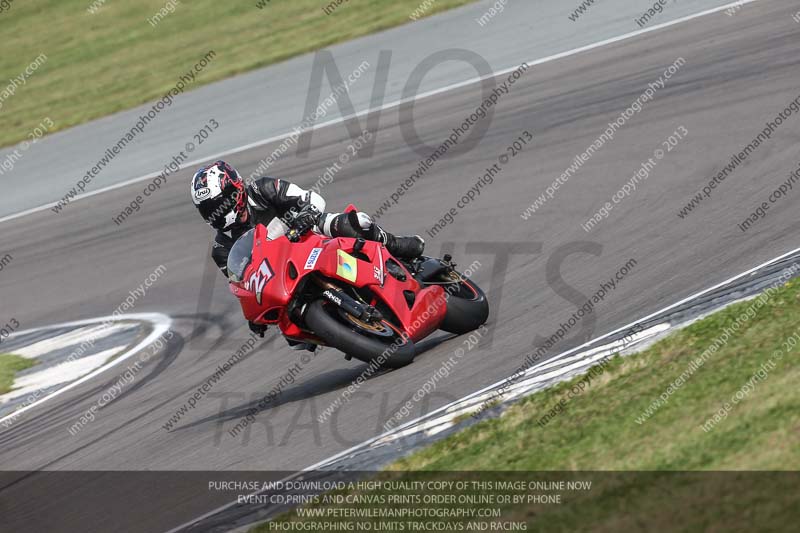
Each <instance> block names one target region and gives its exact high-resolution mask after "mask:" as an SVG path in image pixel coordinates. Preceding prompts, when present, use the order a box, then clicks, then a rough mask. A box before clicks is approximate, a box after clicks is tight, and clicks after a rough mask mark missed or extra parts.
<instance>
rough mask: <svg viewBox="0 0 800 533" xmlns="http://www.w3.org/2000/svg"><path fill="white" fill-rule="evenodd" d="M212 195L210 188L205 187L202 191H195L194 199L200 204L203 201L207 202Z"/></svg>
mask: <svg viewBox="0 0 800 533" xmlns="http://www.w3.org/2000/svg"><path fill="white" fill-rule="evenodd" d="M210 194H211V189H209V188H208V187H203V188H202V189H197V190H196V191H194V199H195V200H197V201H198V202H199V201H201V200H205V199H206V198H208V196H209V195H210Z"/></svg>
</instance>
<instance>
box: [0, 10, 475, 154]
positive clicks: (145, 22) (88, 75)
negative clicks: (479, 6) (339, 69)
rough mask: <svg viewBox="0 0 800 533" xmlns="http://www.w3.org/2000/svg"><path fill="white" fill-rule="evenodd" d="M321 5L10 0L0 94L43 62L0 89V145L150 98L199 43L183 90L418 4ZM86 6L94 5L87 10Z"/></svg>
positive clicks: (405, 15) (399, 16) (402, 17)
mask: <svg viewBox="0 0 800 533" xmlns="http://www.w3.org/2000/svg"><path fill="white" fill-rule="evenodd" d="M472 1H474V0H436V1H433V2H427V4H426V5H427V6H428V9H427V10H424V13H422V12H420V13H421V14H423V16H428V15H431V14H433V13H436V12H439V11H443V10H446V9H450V8H453V7H456V6H459V5H463V4H467V3H470V2H472ZM328 3H329V2H326V1H324V0H322V1H321V0H251V1H246V2H218V1H215V0H192V1H191V2H186V1H184V2H179V1H176V0H171V1H170V2H165V0H137V1H136V2H124V1H122V0H94V1H90V0H32V1H25V2H22V1H17V2H14V3H13V4H12V5H11V8H10V9H8V10H6V11H5V12H3V13H0V33H2V35H3V53H2V54H0V80H2V81H0V93H2V91H4V90H5V89H6V85H7V84H8V83H9V80H11V79H13V78H15V77H17V76H20V75H22V74H23V72H24V71H25V69H26V67H27V66H28V65H29V64H30V63H31V62H32V61H34V59H35V58H37V57H38V56H39V55H40V54H44V55H45V56H46V60H45V61H44V62H43V63H42V64H41V65H40V66H39V67H38V69H35V71H34V72H33V73H32V74H31V76H30V77H29V78H28V79H27V80H25V82H24V84H22V82H20V85H19V86H18V87H16V88H15V89H14V92H15V94H11V95H9V94H7V93H6V94H5V95H2V96H0V104H2V107H0V146H6V145H9V144H12V143H14V142H17V141H20V140H23V139H25V138H26V137H27V135H28V134H29V132H31V131H32V130H34V128H35V127H36V126H37V125H39V124H40V123H41V122H42V120H44V119H45V118H46V117H49V118H50V119H51V120H52V121H53V123H54V124H55V126H53V127H51V128H49V131H48V132H49V133H52V132H53V131H56V130H60V129H64V128H67V127H70V126H74V125H76V124H80V123H83V122H87V121H89V120H92V119H95V118H99V117H102V116H105V115H108V114H111V113H114V112H117V111H121V110H124V109H129V108H131V107H135V106H137V105H139V104H143V103H145V102H148V101H152V100H154V99H156V98H159V97H161V96H163V94H164V93H166V92H167V91H168V90H170V89H171V88H172V86H173V85H174V84H175V83H176V81H177V80H178V78H179V77H180V75H181V74H183V73H185V72H188V71H189V70H191V69H192V66H193V65H194V64H195V63H196V62H197V61H199V60H200V58H202V57H203V56H204V55H205V54H206V53H207V52H208V51H209V50H213V51H215V52H216V54H217V55H216V57H215V58H214V60H213V62H212V63H211V64H210V65H209V66H208V67H207V68H206V69H205V70H203V72H202V73H200V74H198V76H197V81H196V82H194V83H193V84H192V85H191V86H190V87H189V89H194V88H196V87H198V86H200V85H203V84H206V83H209V82H212V81H216V80H220V79H223V78H226V77H229V76H231V75H234V74H237V73H240V72H245V71H248V70H252V69H255V68H258V67H262V66H265V65H269V64H271V63H275V62H278V61H281V60H284V59H287V58H289V57H292V56H296V55H299V54H302V53H304V52H309V51H312V50H317V49H320V48H324V47H326V46H329V45H331V44H334V43H337V42H341V41H346V40H349V39H353V38H355V37H359V36H362V35H366V34H369V33H374V32H377V31H379V30H383V29H386V28H390V27H393V26H398V25H400V24H403V23H407V22H410V21H411V20H410V18H409V17H410V15H411V14H412V13H414V12H415V10H416V9H418V8H420V7H421V0H394V1H392V2H387V1H385V0H352V1H349V2H346V3H343V4H341V5H339V6H338V7H337V8H336V10H335V11H333V12H332V13H331V14H330V15H327V14H326V13H325V12H324V11H323V8H324V7H325V6H326V5H328ZM167 4H171V5H172V6H173V7H172V12H171V13H170V12H169V10H168V8H167V11H165V13H167V14H166V16H164V17H163V18H158V20H157V23H156V25H155V26H153V25H151V23H150V22H149V21H152V20H153V18H154V17H156V16H157V13H158V12H159V10H161V9H162V8H165V5H167ZM256 4H259V5H261V6H262V7H261V8H259V7H257V5H256ZM93 6H99V7H98V8H97V9H96V11H95V12H94V13H90V12H89V9H90V8H91V7H93ZM364 53H365V54H373V53H374V54H377V51H371V50H365V51H364ZM265 90H268V88H267V87H265ZM275 105H276V106H279V105H280V102H275ZM268 111H269V110H266V109H265V110H264V113H268ZM265 116H266V115H265Z"/></svg>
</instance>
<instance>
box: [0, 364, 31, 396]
mask: <svg viewBox="0 0 800 533" xmlns="http://www.w3.org/2000/svg"><path fill="white" fill-rule="evenodd" d="M35 364H36V361H35V360H34V359H26V358H24V357H20V356H19V355H11V354H0V394H5V393H7V392H10V391H11V387H12V385H14V375H15V374H16V373H17V372H19V371H20V370H25V369H26V368H30V367H32V366H33V365H35Z"/></svg>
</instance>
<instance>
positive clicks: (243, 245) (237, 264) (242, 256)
mask: <svg viewBox="0 0 800 533" xmlns="http://www.w3.org/2000/svg"><path fill="white" fill-rule="evenodd" d="M255 231H256V230H255V229H251V230H250V231H248V232H247V233H245V234H244V235H242V236H241V237H239V240H237V241H236V243H235V244H234V245H233V248H231V252H230V253H229V254H228V279H230V280H231V281H234V282H239V281H242V280H243V279H244V271H245V269H246V268H247V265H249V264H250V261H252V259H253V237H254V236H255Z"/></svg>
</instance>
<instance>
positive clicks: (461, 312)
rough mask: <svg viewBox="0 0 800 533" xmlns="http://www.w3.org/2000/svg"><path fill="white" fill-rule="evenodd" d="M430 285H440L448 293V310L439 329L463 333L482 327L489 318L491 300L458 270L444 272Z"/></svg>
mask: <svg viewBox="0 0 800 533" xmlns="http://www.w3.org/2000/svg"><path fill="white" fill-rule="evenodd" d="M428 284H429V285H433V284H435V285H440V286H441V287H442V288H443V289H444V290H445V292H446V293H448V294H449V296H448V298H447V312H446V313H445V316H444V320H443V321H442V325H441V326H439V329H442V330H444V331H447V332H448V333H455V334H457V335H461V334H463V333H469V332H470V331H474V330H476V329H478V328H479V327H481V326H482V325H483V324H484V323H486V320H487V319H488V318H489V301H488V300H487V299H486V295H485V294H484V293H483V291H482V290H481V288H480V287H478V285H477V284H475V282H473V281H472V280H470V279H469V278H465V277H463V276H461V274H459V273H458V272H455V271H452V270H451V271H449V272H443V273H442V274H441V275H440V276H439V279H437V280H436V281H435V282H432V283H428Z"/></svg>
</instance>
